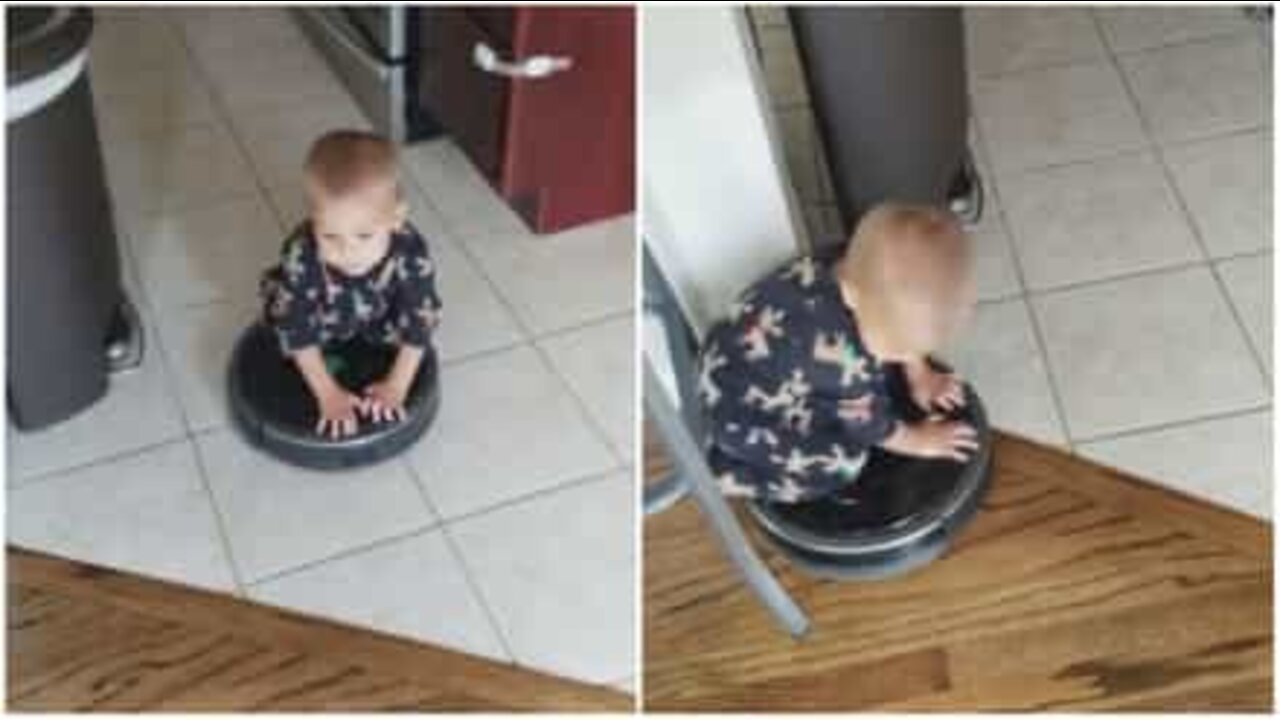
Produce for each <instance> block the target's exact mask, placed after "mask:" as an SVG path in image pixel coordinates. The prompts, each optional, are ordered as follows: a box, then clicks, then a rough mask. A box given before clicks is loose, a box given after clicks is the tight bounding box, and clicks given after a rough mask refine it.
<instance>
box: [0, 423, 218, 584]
mask: <svg viewBox="0 0 1280 720" xmlns="http://www.w3.org/2000/svg"><path fill="white" fill-rule="evenodd" d="M8 500H9V502H8V508H7V518H6V520H7V524H8V534H9V540H10V541H11V542H13V543H16V544H18V545H22V546H25V547H30V548H35V549H39V550H42V551H44V552H50V553H54V554H57V555H62V556H64V557H69V558H73V559H78V560H88V561H91V562H95V563H100V564H103V565H107V566H111V567H117V568H122V569H126V570H131V571H133V572H141V573H145V574H148V575H154V576H156V577H161V578H165V579H169V580H177V581H181V582H184V583H190V584H192V585H197V586H199V587H205V588H211V589H215V590H226V591H233V590H235V587H236V583H235V580H234V576H233V574H232V571H231V566H230V564H229V562H228V560H227V557H226V553H225V549H224V547H223V543H222V540H221V539H220V537H219V529H218V525H217V521H216V518H215V516H214V512H213V507H212V505H211V504H210V503H209V495H208V493H207V492H206V491H205V488H204V484H203V481H202V480H201V478H200V470H199V467H198V465H197V462H196V456H195V453H194V451H193V449H192V447H191V443H190V442H187V441H185V440H184V441H179V442H175V443H171V444H169V445H165V446H163V447H160V448H156V449H152V450H148V451H145V452H141V453H135V454H133V455H129V456H127V457H122V458H119V459H117V460H113V461H109V462H103V463H98V464H95V465H91V466H88V467H84V468H81V469H78V470H73V471H71V472H69V473H66V474H63V475H58V476H57V477H52V478H44V479H40V480H35V481H32V482H29V483H26V484H24V485H22V486H21V487H19V488H17V489H16V490H11V491H10V492H9V498H8Z"/></svg>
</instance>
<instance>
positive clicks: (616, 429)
mask: <svg viewBox="0 0 1280 720" xmlns="http://www.w3.org/2000/svg"><path fill="white" fill-rule="evenodd" d="M634 332H635V322H634V320H633V319H632V318H631V317H630V316H624V317H620V318H618V319H616V320H608V321H605V322H603V323H600V324H598V325H589V326H587V327H584V328H582V329H580V330H571V331H569V332H566V333H564V334H561V335H555V336H552V337H549V338H546V339H545V340H543V341H541V342H540V343H539V344H540V345H541V346H542V348H543V350H544V351H545V352H546V354H547V356H548V357H550V358H551V364H552V365H553V366H554V367H555V370H556V372H558V373H559V374H560V377H561V378H562V379H563V380H564V381H565V382H566V383H568V384H569V387H570V388H572V389H573V391H574V392H575V393H576V394H577V396H578V398H579V399H581V400H582V403H583V404H584V405H586V407H587V411H588V412H589V413H590V414H591V416H592V418H593V419H594V420H595V421H596V423H597V424H598V425H600V427H602V428H603V429H604V431H605V434H606V435H608V437H609V442H610V443H612V445H613V448H614V451H615V453H616V454H617V455H618V458H619V459H620V460H621V461H622V462H630V459H631V457H632V455H633V453H634V450H633V448H632V445H633V443H634V437H633V436H634V429H635V397H634V395H635V392H634V388H633V387H632V386H631V385H629V384H627V381H628V380H630V379H632V378H634V377H635V353H634V352H633V348H634V347H635V337H634Z"/></svg>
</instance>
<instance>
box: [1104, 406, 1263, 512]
mask: <svg viewBox="0 0 1280 720" xmlns="http://www.w3.org/2000/svg"><path fill="white" fill-rule="evenodd" d="M1079 450H1080V453H1081V454H1083V455H1085V456H1086V457H1090V458H1093V459H1095V460H1098V461H1100V462H1103V463H1106V464H1107V465H1111V466H1113V467H1119V468H1126V469H1128V470H1130V471H1132V472H1134V473H1135V474H1137V475H1139V476H1141V477H1147V478H1159V479H1160V482H1161V483H1163V484H1166V485H1170V486H1172V487H1174V488H1176V489H1178V490H1181V491H1183V492H1186V493H1188V494H1191V495H1195V496H1196V497H1201V498H1204V499H1207V500H1209V501H1211V502H1216V503H1220V504H1223V505H1226V506H1228V507H1232V508H1235V509H1237V510H1240V511H1242V512H1246V513H1249V514H1250V515H1255V516H1258V517H1262V518H1268V517H1270V515H1271V494H1272V487H1271V485H1272V482H1273V477H1274V475H1273V474H1272V468H1273V461H1272V457H1271V413H1270V412H1269V411H1263V412H1255V413H1247V414H1244V415H1235V416H1231V417H1226V418H1222V419H1217V420H1205V421H1203V422H1198V423H1194V424H1191V425H1178V426H1174V427H1171V428H1167V429H1159V430H1152V431H1150V432H1144V433H1138V434H1135V435H1122V436H1119V437H1115V438H1111V439H1108V440H1100V441H1098V442H1091V443H1083V444H1081V445H1080V448H1079Z"/></svg>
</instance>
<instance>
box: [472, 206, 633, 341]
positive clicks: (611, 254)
mask: <svg viewBox="0 0 1280 720" xmlns="http://www.w3.org/2000/svg"><path fill="white" fill-rule="evenodd" d="M634 238H635V223H634V222H633V221H632V219H631V218H630V217H625V218H616V219H611V220H605V221H601V222H595V223H591V224H589V225H583V226H581V227H577V228H573V229H571V230H567V231H565V232H562V233H558V234H555V235H547V236H544V237H538V238H531V237H530V236H529V235H528V234H527V233H522V234H518V235H511V234H501V235H488V234H481V235H476V236H475V237H474V238H473V239H472V240H470V241H469V242H466V243H465V247H466V248H467V250H468V251H469V252H470V253H471V254H472V255H473V256H474V257H476V259H477V260H479V263H480V266H481V269H482V270H483V271H484V273H485V274H486V275H487V276H489V278H490V279H491V280H492V281H493V284H494V288H495V290H496V291H497V292H498V294H499V295H500V296H502V297H503V298H504V299H505V300H506V301H507V302H508V304H509V305H510V306H511V310H512V312H514V313H515V315H516V317H517V318H518V319H519V320H520V322H521V324H522V325H523V326H524V327H525V328H527V329H528V330H529V331H530V332H531V333H533V334H535V335H541V334H545V333H548V332H553V331H556V330H565V329H569V328H572V327H576V326H579V325H582V324H584V323H588V322H593V321H596V320H602V319H605V318H607V317H610V316H613V315H618V314H621V313H625V312H627V311H628V310H630V309H631V306H632V303H633V296H634V293H635V277H634V276H635V273H634V258H635V242H634ZM566 278H574V279H575V281H574V282H566V281H565V279H566Z"/></svg>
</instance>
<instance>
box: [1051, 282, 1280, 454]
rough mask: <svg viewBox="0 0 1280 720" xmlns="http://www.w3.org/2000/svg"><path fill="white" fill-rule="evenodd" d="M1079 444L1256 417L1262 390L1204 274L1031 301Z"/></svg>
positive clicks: (1252, 363)
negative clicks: (1228, 417) (1207, 419)
mask: <svg viewBox="0 0 1280 720" xmlns="http://www.w3.org/2000/svg"><path fill="white" fill-rule="evenodd" d="M1032 306H1033V308H1034V310H1035V313H1036V318H1037V321H1038V322H1039V324H1040V327H1041V329H1042V331H1043V333H1044V341H1045V348H1046V350H1047V352H1048V357H1049V361H1050V367H1051V371H1052V373H1053V378H1054V381H1055V383H1056V385H1057V387H1058V390H1059V393H1060V396H1061V398H1062V402H1063V406H1064V410H1065V411H1066V421H1067V427H1068V428H1069V429H1070V432H1071V435H1072V437H1073V438H1076V439H1081V440H1083V439H1088V438H1091V437H1094V436H1098V435H1104V434H1110V433H1116V432H1121V431H1126V430H1133V429H1136V428H1141V427H1144V426H1152V425H1162V424H1167V423H1175V422H1185V421H1187V420H1192V419H1195V418H1197V417H1203V416H1206V415H1216V414H1225V413H1230V412H1237V411H1241V410H1247V409H1254V408H1257V407H1259V406H1261V405H1264V404H1266V402H1267V401H1268V399H1269V396H1270V393H1269V392H1268V391H1267V388H1266V386H1265V383H1264V381H1263V377H1262V374H1261V370H1260V368H1259V367H1258V364H1257V362H1255V361H1254V359H1253V357H1252V355H1251V353H1250V351H1249V347H1248V345H1247V344H1246V342H1245V338H1244V334H1243V333H1242V332H1241V330H1240V328H1239V327H1238V325H1237V323H1236V321H1235V319H1234V318H1233V316H1232V313H1231V308H1230V307H1229V306H1228V304H1227V300H1226V298H1224V297H1223V296H1222V293H1221V291H1220V290H1219V288H1218V284H1217V283H1216V282H1215V281H1214V278H1213V275H1212V274H1211V273H1210V271H1209V269H1208V268H1207V267H1204V266H1199V267H1194V268H1190V269H1185V270H1175V271H1170V272H1162V273H1157V274H1151V275H1144V276H1142V277H1136V278H1132V279H1128V280H1124V281H1121V282H1114V283H1103V284H1098V285H1091V286H1086V287H1082V288H1077V289H1073V290H1066V291H1062V292H1056V293H1051V294H1046V295H1040V296H1037V297H1035V298H1033V301H1032Z"/></svg>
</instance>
